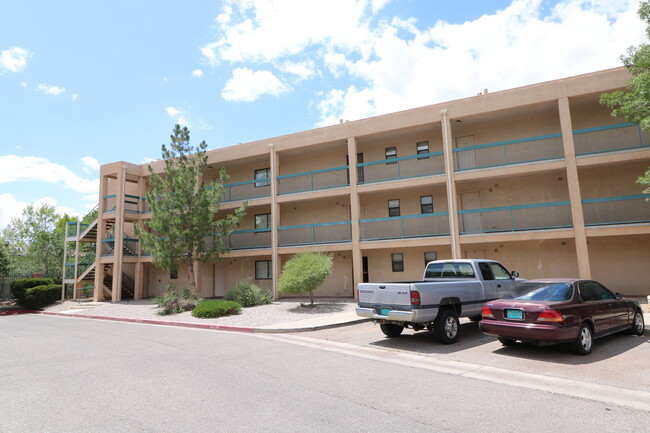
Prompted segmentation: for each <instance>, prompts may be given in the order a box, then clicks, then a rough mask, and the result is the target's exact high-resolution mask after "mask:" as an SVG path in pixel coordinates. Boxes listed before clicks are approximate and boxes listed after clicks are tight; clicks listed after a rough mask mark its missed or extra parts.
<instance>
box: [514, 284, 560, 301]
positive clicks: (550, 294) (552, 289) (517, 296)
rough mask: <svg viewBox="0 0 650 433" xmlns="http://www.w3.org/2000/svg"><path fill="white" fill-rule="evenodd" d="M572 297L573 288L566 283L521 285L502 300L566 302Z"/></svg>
mask: <svg viewBox="0 0 650 433" xmlns="http://www.w3.org/2000/svg"><path fill="white" fill-rule="evenodd" d="M572 296H573V288H572V287H571V284H567V283H521V284H519V285H518V286H517V287H515V288H514V289H512V290H511V291H510V292H508V293H507V294H506V295H505V296H504V297H503V299H514V300H519V301H568V300H569V299H571V297H572Z"/></svg>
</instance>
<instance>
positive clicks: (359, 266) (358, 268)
mask: <svg viewBox="0 0 650 433" xmlns="http://www.w3.org/2000/svg"><path fill="white" fill-rule="evenodd" d="M348 161H349V169H348V172H349V173H350V175H349V179H350V223H351V228H352V291H353V293H354V296H355V297H356V296H357V290H356V289H357V286H358V284H359V283H361V282H363V260H362V252H361V227H360V224H359V219H360V208H361V206H360V200H359V193H358V191H357V185H358V183H359V173H358V171H357V140H356V138H355V137H349V138H348Z"/></svg>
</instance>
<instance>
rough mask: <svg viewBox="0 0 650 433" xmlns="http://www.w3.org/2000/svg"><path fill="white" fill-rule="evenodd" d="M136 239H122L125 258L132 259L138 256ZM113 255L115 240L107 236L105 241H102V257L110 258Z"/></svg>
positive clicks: (137, 241)
mask: <svg viewBox="0 0 650 433" xmlns="http://www.w3.org/2000/svg"><path fill="white" fill-rule="evenodd" d="M139 242H140V241H139V240H138V239H133V238H129V237H125V238H124V244H123V247H124V248H123V252H122V254H123V255H124V256H125V257H134V256H137V255H138V243H139ZM113 255H115V238H114V237H112V235H109V237H107V238H106V239H102V256H104V257H112V256H113Z"/></svg>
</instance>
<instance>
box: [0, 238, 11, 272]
mask: <svg viewBox="0 0 650 433" xmlns="http://www.w3.org/2000/svg"><path fill="white" fill-rule="evenodd" d="M10 269H11V268H10V266H9V257H7V253H6V252H5V245H4V242H3V243H2V244H0V277H4V276H6V275H7V274H9V270H10Z"/></svg>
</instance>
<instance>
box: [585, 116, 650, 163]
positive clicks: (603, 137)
mask: <svg viewBox="0 0 650 433" xmlns="http://www.w3.org/2000/svg"><path fill="white" fill-rule="evenodd" d="M573 141H574V145H575V149H576V155H591V154H595V153H602V152H612V151H616V150H629V149H639V148H643V147H649V146H650V131H642V130H641V128H640V127H639V125H637V124H636V123H619V124H617V125H606V126H598V127H596V128H588V129H580V130H576V131H573Z"/></svg>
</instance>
